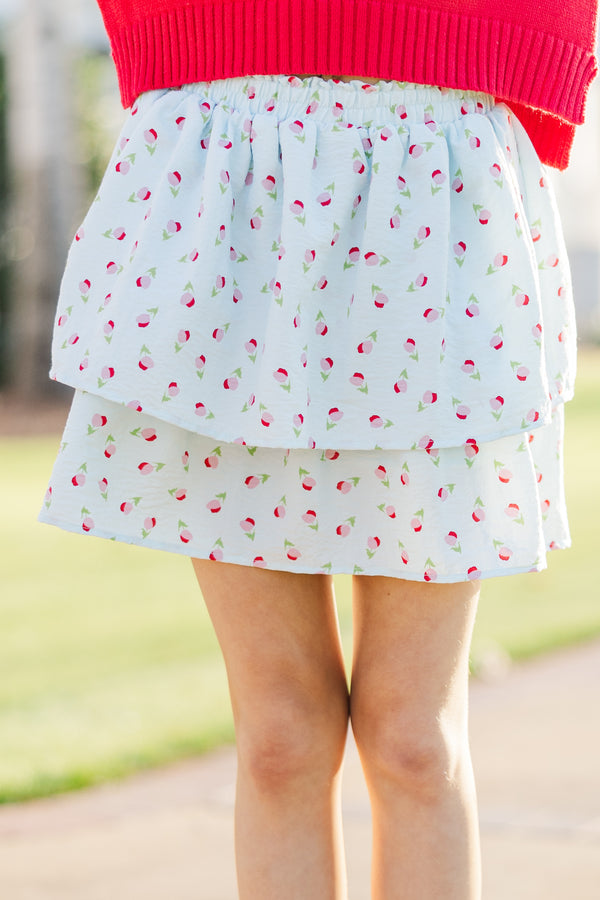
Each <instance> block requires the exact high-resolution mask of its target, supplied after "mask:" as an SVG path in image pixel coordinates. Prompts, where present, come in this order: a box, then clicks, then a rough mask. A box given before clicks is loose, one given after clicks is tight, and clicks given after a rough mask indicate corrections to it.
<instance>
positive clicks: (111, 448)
mask: <svg viewBox="0 0 600 900" xmlns="http://www.w3.org/2000/svg"><path fill="white" fill-rule="evenodd" d="M116 449H117V448H116V447H115V445H114V444H107V445H106V447H105V448H104V455H105V457H106V458H107V459H110V458H111V456H114V454H115V452H116Z"/></svg>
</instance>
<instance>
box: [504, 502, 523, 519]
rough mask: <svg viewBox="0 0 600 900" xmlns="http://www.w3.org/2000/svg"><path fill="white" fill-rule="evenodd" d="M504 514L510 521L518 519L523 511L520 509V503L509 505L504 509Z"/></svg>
mask: <svg viewBox="0 0 600 900" xmlns="http://www.w3.org/2000/svg"><path fill="white" fill-rule="evenodd" d="M504 512H505V513H506V515H507V516H508V517H509V519H516V517H517V516H518V515H519V513H520V512H521V510H520V509H519V504H518V503H509V504H508V506H506V507H505V508H504Z"/></svg>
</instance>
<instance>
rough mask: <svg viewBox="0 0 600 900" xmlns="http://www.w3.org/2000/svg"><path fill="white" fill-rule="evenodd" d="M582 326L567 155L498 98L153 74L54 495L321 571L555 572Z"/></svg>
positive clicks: (119, 187)
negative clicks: (549, 159)
mask: <svg viewBox="0 0 600 900" xmlns="http://www.w3.org/2000/svg"><path fill="white" fill-rule="evenodd" d="M575 340H576V337H575V322H574V312H573V304H572V295H571V283H570V275H569V268H568V262H567V257H566V253H565V247H564V242H563V238H562V233H561V227H560V221H559V217H558V212H557V209H556V203H555V200H554V196H553V193H552V188H551V185H550V183H549V181H548V173H547V171H546V169H545V167H544V166H542V165H541V163H540V162H539V159H538V157H537V155H536V153H535V150H534V149H533V146H532V144H531V142H530V140H529V138H528V136H527V134H526V132H525V131H524V129H523V127H522V126H521V124H520V123H519V121H518V120H517V119H516V118H515V117H514V116H513V115H512V114H511V113H510V111H509V109H508V108H507V107H506V106H505V105H503V104H496V103H495V102H494V100H493V98H491V97H489V96H487V95H485V94H476V93H469V92H464V91H450V90H440V89H438V88H435V87H424V86H418V85H411V84H403V83H400V82H388V81H380V82H378V83H377V84H375V85H369V84H365V83H364V82H361V81H359V80H354V81H351V82H334V81H327V80H324V79H322V78H320V77H319V76H316V75H315V76H312V77H310V78H306V79H300V78H297V77H295V76H289V75H259V76H250V77H247V78H230V79H225V80H219V81H214V82H207V83H200V84H192V85H184V86H182V87H180V88H177V89H171V90H154V91H149V92H146V93H144V94H142V95H141V96H140V97H139V98H138V100H137V102H136V104H135V105H134V106H133V108H132V109H131V110H130V114H129V116H128V118H127V120H126V122H125V125H124V127H123V129H122V133H121V135H120V137H119V139H118V141H117V145H116V147H115V150H114V153H113V156H112V159H111V161H110V163H109V165H108V169H107V171H106V174H105V176H104V179H103V181H102V184H101V186H100V189H99V192H98V195H97V197H96V199H95V201H94V203H93V204H92V206H91V208H90V210H89V212H88V213H87V215H86V217H85V219H84V222H83V224H82V226H81V228H80V229H79V230H78V232H77V234H76V235H75V238H74V241H73V244H72V246H71V250H70V253H69V257H68V261H67V266H66V270H65V273H64V278H63V282H62V287H61V293H60V298H59V303H58V311H57V318H56V325H55V331H54V341H53V365H52V371H51V377H53V378H55V379H58V380H59V381H62V382H65V383H67V384H69V385H72V386H73V387H74V388H76V389H77V391H76V395H75V398H74V402H73V407H72V410H71V413H70V416H69V419H68V422H67V425H66V429H65V433H64V435H63V442H62V444H61V448H60V452H59V454H58V457H57V460H56V463H55V467H54V471H53V473H52V477H51V483H50V487H49V489H48V493H47V496H46V501H45V503H44V507H43V509H42V512H41V513H40V519H41V520H42V521H45V522H49V523H52V524H55V525H59V526H60V527H62V528H66V529H68V530H72V531H78V532H82V533H89V534H95V535H99V536H101V537H106V538H114V539H116V540H120V541H126V542H130V543H136V544H142V545H147V546H149V547H155V548H159V549H163V550H169V551H173V552H179V553H183V554H186V555H188V556H197V557H202V558H207V557H208V558H212V559H216V560H222V561H225V562H232V563H239V564H243V565H255V566H264V567H267V568H273V569H285V570H289V571H295V572H355V573H363V574H371V575H375V574H379V575H392V576H397V577H402V578H409V579H416V580H423V579H425V580H426V581H435V580H437V581H439V582H451V581H461V580H465V579H468V578H478V577H484V578H485V577H490V576H494V575H502V574H508V573H513V572H523V571H529V570H538V569H542V568H544V567H545V565H546V551H547V550H548V549H550V548H553V547H566V546H568V545H569V542H570V539H569V531H568V525H567V518H566V509H565V502H564V490H563V456H562V433H563V404H564V402H565V401H566V400H568V399H570V397H571V396H572V391H573V379H574V374H575V352H576V343H575Z"/></svg>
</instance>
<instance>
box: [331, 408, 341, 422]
mask: <svg viewBox="0 0 600 900" xmlns="http://www.w3.org/2000/svg"><path fill="white" fill-rule="evenodd" d="M343 415H344V413H343V412H342V411H341V409H338V408H337V406H332V408H331V409H330V410H329V418H330V419H331V421H332V422H339V421H340V419H341V418H342V417H343Z"/></svg>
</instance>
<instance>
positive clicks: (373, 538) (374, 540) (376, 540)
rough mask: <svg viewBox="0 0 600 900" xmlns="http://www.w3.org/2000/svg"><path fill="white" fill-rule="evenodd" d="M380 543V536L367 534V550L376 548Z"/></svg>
mask: <svg viewBox="0 0 600 900" xmlns="http://www.w3.org/2000/svg"><path fill="white" fill-rule="evenodd" d="M380 545H381V538H380V537H378V536H377V535H369V537H368V538H367V547H368V548H369V550H377V548H378V547H379V546H380Z"/></svg>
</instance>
